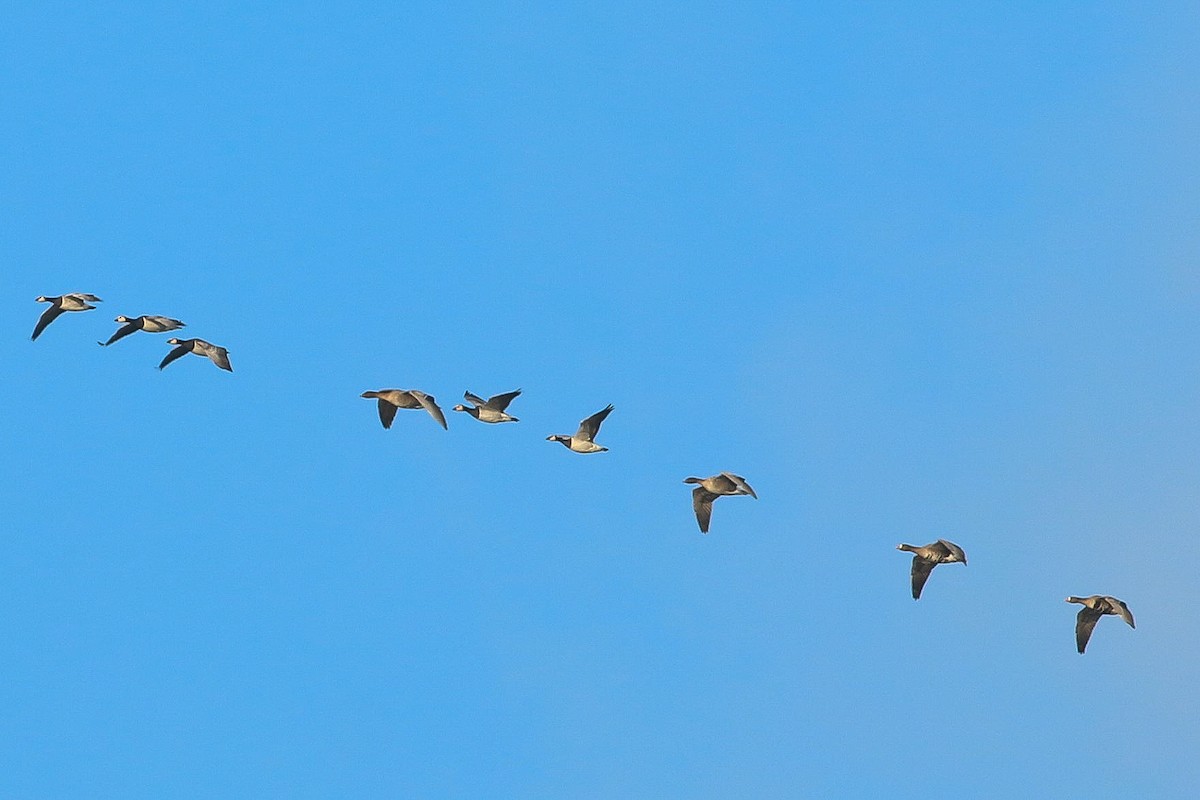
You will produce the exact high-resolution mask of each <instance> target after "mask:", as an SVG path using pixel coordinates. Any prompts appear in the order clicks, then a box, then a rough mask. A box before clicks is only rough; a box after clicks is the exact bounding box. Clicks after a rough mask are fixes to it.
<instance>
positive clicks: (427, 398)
mask: <svg viewBox="0 0 1200 800" xmlns="http://www.w3.org/2000/svg"><path fill="white" fill-rule="evenodd" d="M409 394H411V395H412V396H413V397H415V398H417V402H418V403H420V404H421V407H422V408H424V409H425V410H426V411H428V412H429V416H431V417H433V418H434V419H436V420H437V423H438V425H441V426H442V427H443V428H444V429H446V430H449V429H450V426H449V425H447V424H446V415H445V414H443V413H442V409H441V408H440V407H438V404H437V402H436V401H435V400H434V397H433V395H429V394H425V393H424V392H418V391H415V390H413V391H410V392H409Z"/></svg>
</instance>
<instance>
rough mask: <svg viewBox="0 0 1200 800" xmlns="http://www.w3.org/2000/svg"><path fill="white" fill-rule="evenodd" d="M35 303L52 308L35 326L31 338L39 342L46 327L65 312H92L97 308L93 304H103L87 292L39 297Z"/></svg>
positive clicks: (46, 311) (47, 310)
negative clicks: (46, 304)
mask: <svg viewBox="0 0 1200 800" xmlns="http://www.w3.org/2000/svg"><path fill="white" fill-rule="evenodd" d="M35 302H38V303H49V304H50V307H49V308H47V309H46V310H45V311H43V312H42V316H41V317H40V318H39V319H38V321H37V325H36V326H34V329H33V336H30V337H29V338H30V339H31V340H33V341H37V337H39V336H41V335H42V331H44V330H46V326H47V325H49V324H50V323H51V322H54V320H56V319H58V317H59V315H60V314H62V313H63V312H64V311H91V310H92V309H93V308H95V306H93V305H91V303H99V302H102V301H101V300H100V298H99V297H96V295H94V294H87V293H86V292H72V293H71V294H64V295H60V296H59V297H45V296H42V297H39V298H38V299H37V300H36V301H35Z"/></svg>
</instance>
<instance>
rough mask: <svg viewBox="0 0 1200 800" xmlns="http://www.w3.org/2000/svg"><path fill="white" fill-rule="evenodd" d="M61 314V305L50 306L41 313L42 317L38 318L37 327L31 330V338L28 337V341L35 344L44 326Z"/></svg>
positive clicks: (44, 328)
mask: <svg viewBox="0 0 1200 800" xmlns="http://www.w3.org/2000/svg"><path fill="white" fill-rule="evenodd" d="M62 313H63V310H62V306H61V305H59V304H57V303H54V304H51V306H50V307H49V308H47V309H46V310H45V311H43V312H42V316H40V317H38V321H37V325H36V326H34V328H33V336H30V337H29V338H30V340H32V341H35V342H36V341H37V337H39V336H41V335H42V331H44V330H46V326H47V325H49V324H50V323H51V322H54V320H56V319H58V318H59V316H60V315H61V314H62Z"/></svg>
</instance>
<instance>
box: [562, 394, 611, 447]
mask: <svg viewBox="0 0 1200 800" xmlns="http://www.w3.org/2000/svg"><path fill="white" fill-rule="evenodd" d="M612 410H613V407H612V403H609V404H608V407H607V408H604V409H601V410H600V411H597V412H596V413H595V414H592V415H591V416H590V417H588V418H587V419H585V420H583V421H582V422H580V423H579V430H577V431H575V435H574V436H566V435H564V434H561V433H556V434H554V435H553V436H547V437H546V441H547V442H562V444H563V446H564V447H566V448H567V449H569V450H570V451H571V452H573V453H603V452H604V451H606V450H608V448H607V447H601V446H600V445H598V444H596V443H595V442H593V441H592V440H593V439H595V438H596V432H597V431H598V430H600V423H602V422H604V418H605V417H607V416H608V415H609V414H611V413H612Z"/></svg>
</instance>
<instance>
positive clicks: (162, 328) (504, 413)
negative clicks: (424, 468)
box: [30, 292, 1134, 653]
mask: <svg viewBox="0 0 1200 800" xmlns="http://www.w3.org/2000/svg"><path fill="white" fill-rule="evenodd" d="M37 302H39V303H49V304H50V307H49V308H47V309H46V310H45V312H43V313H42V316H41V317H40V318H39V319H38V321H37V325H36V326H35V327H34V329H33V336H32V337H30V338H31V339H33V340H36V339H37V338H38V337H39V336H41V335H42V332H43V331H45V330H46V327H47V326H49V325H50V323H51V322H53V321H54V320H56V319H58V318H59V317H60V316H62V315H63V314H64V313H66V312H68V311H91V310H92V309H94V308H96V306H94V305H92V304H93V303H99V302H102V301H101V300H100V298H99V297H97V296H96V295H94V294H87V293H83V292H75V293H71V294H64V295H60V296H58V297H46V296H42V297H39V298H37ZM115 321H116V322H118V323H121V327H120V328H118V329H117V330H116V331H115V332H114V333H113V334H112V336H110V337H109V338H108V340H107V341H104V342H97V344H99V345H100V346H101V347H108V346H109V345H112V344H114V343H115V342H117V341H119V340H121V339H123V338H125V337H126V336H129V335H130V334H133V333H137V332H138V331H145V332H146V333H165V332H167V331H174V330H178V329H180V328H182V327H184V326H185V325H184V323H183V322H181V321H180V320H177V319H173V318H171V317H162V316H153V315H143V316H138V317H126V316H124V315H121V316H118V317H117V318H116V319H115ZM167 344H170V345H174V349H172V350H171V351H170V352H169V353H167V354H166V356H165V357H164V358H163V360H162V361H161V362H160V363H159V365H158V368H159V369H163V368H164V367H166V366H167V365H168V364H170V363H171V362H173V361H176V360H178V359H180V358H182V357H183V356H185V355H187V354H188V353H193V354H195V355H198V356H204V357H206V358H208V359H209V360H210V361H212V363H213V364H215V365H216V366H218V367H220V368H221V369H223V370H226V371H228V372H233V367H232V366H231V365H230V363H229V351H228V350H226V349H225V348H224V347H220V346H218V345H215V344H212V343H211V342H207V341H205V340H204V339H176V338H171V339H168V340H167ZM520 394H521V390H520V389H517V390H515V391H511V392H505V393H503V394H498V395H493V396H492V397H489V398H487V399H486V400H485V399H483V398H482V397H479V396H478V395H475V394H472V393H471V392H469V391H468V392H466V393H464V395H463V399H465V400H466V401H467V402H468V403H470V405H469V406H465V405H462V404H459V405H456V406H454V409H453V410H454V411H460V412H463V413H466V414H470V415H471V416H472V417H474V418H475V419H477V420H479V421H480V422H485V423H488V424H493V425H494V424H500V423H504V422H518V421H519V420H518V419H517V418H516V417H514V416H511V415H510V414H509V413H508V407H509V405H510V404H511V403H512V401H513V400H515V399H516V398H517V397H518V396H519V395H520ZM361 396H362V397H364V398H368V399H373V400H376V401H377V404H378V408H379V421H380V422H381V423H383V427H384V428H390V427H392V422H393V420H395V418H396V412H397V411H398V410H399V409H402V408H403V409H411V410H416V409H424V410H425V411H426V412H428V414H429V415H430V416H431V417H433V418H434V420H436V421H437V423H438V424H439V425H441V426H442V427H443V428H446V429H448V428H449V426H448V425H447V424H446V415H445V414H443V413H442V409H441V407H439V406H438V404H437V402H436V400H435V399H434V397H433V395H430V394H426V393H425V392H422V391H419V390H417V389H378V390H372V391H367V392H363V393H362V395H361ZM612 411H613V406H612V405H611V404H609V405H608V406H606V407H605V408H602V409H601V410H599V411H597V412H596V413H595V414H592V415H591V416H590V417H587V418H586V419H584V420H582V421H581V422H580V423H579V429H578V430H577V431H575V433H573V434H570V435H567V434H561V433H559V434H552V435H550V436H547V437H546V440H547V441H550V442H559V443H560V444H562V445H563V446H564V447H566V448H567V449H568V450H570V451H571V452H572V453H580V454H584V455H586V454H591V453H603V452H606V451H607V450H608V448H607V447H603V446H601V445H599V444H596V435H597V434H598V433H599V432H600V425H601V424H603V422H604V420H605V419H607V418H608V415H609V414H611V413H612ZM683 482H684V483H688V484H695V485H696V488H695V489H693V490H692V510H693V511H694V512H695V514H696V523H697V524H698V525H699V526H700V532H701V533H708V528H709V523H710V521H711V520H712V507H713V502H714V501H715V500H716V499H717V498H719V497H732V496H737V495H749V496H750V497H753V498H754V499H755V500H757V499H758V495H757V494H756V493H755V491H754V489H753V488H751V486H750V484H749V483H747V482H746V479H745V478H743V477H742V476H741V475H734V474H733V473H732V472H721V473H719V474H717V475H712V476H710V477H707V478H697V477H688V478H685V479H684V481H683ZM896 549H897V550H903V551H906V552H909V553H912V554H913V559H912V570H911V577H912V596H913V599H914V600H919V599H920V598H921V591H922V589H924V587H925V582H926V581H928V580H929V576H930V574H931V573H932V572H933V568H934V567H936V566H937V565H938V564H963V565H965V564H966V563H967V554H966V553H965V552H964V551H963V549H962V548H961V547H959V546H958V545H957V544H955V543H954V542H950V541H947V540H945V539H938V540H937V541H936V542H932V543H930V544H927V545H921V546H917V545H911V544H899V545H897V546H896ZM1066 602H1068V603H1077V604H1079V605H1082V606H1083V608H1081V609H1079V614H1078V615H1077V616H1076V620H1075V645H1076V648H1077V649H1078V650H1079V652H1080V653H1083V651H1084V650H1085V649H1086V648H1087V643H1088V640H1089V639H1090V638H1091V636H1092V630H1093V629H1094V628H1095V627H1096V623H1097V622H1098V621H1099V619H1100V618H1101V617H1103V616H1108V615H1111V616H1119V617H1120V618H1121V619H1123V620H1124V621H1125V622H1126V623H1128V625H1129V627H1131V628H1132V627H1134V623H1133V614H1132V613H1131V612H1130V611H1129V607H1128V606H1127V605H1125V603H1124V602H1122V601H1121V600H1118V599H1117V598H1115V597H1111V596H1109V595H1099V594H1094V595H1091V596H1089V597H1076V596H1074V595H1072V596H1070V597H1068V598H1067V599H1066Z"/></svg>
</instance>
